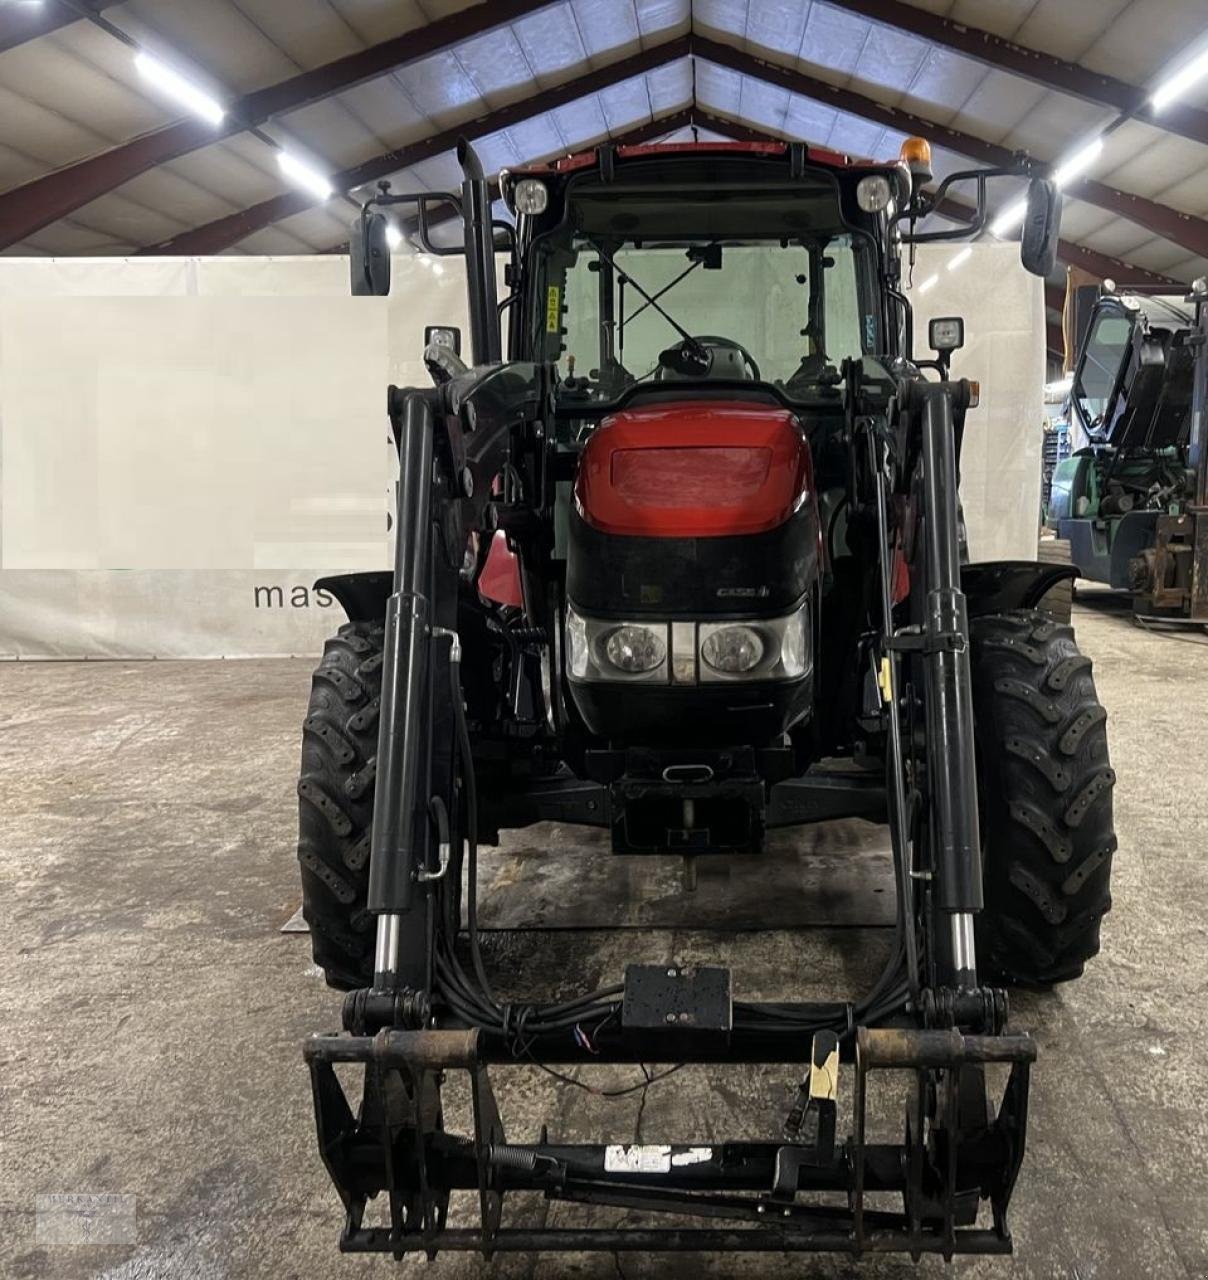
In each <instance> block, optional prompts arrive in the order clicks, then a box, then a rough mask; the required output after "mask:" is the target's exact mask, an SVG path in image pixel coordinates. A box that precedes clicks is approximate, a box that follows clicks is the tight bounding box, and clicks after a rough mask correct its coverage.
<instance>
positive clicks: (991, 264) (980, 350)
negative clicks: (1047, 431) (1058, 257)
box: [903, 242, 1045, 560]
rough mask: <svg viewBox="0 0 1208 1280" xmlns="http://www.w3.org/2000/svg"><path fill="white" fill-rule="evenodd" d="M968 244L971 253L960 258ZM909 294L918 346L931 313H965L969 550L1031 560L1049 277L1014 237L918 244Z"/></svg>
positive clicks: (960, 368) (957, 362)
mask: <svg viewBox="0 0 1208 1280" xmlns="http://www.w3.org/2000/svg"><path fill="white" fill-rule="evenodd" d="M970 247H971V248H972V250H973V252H972V254H970V255H969V256H968V257H967V258H965V257H963V256H962V254H963V251H964V250H965V249H966V248H970ZM952 263H955V264H956V265H955V268H954V269H950V264H952ZM908 269H909V268H908V266H907V264H906V263H905V262H903V270H904V271H907V270H908ZM933 278H934V283H933V284H932V285H931V287H930V288H927V287H926V286H927V282H928V281H929V280H932V279H933ZM908 293H909V296H910V299H911V302H912V303H913V304H914V346H915V354H916V355H919V356H923V355H926V354H929V353H928V352H927V322H928V321H929V320H930V319H931V318H932V317H933V316H963V317H964V320H965V345H964V348H963V349H962V350H960V351H958V352H957V353H956V354H955V356H954V357H953V360H952V376H953V377H954V378H971V379H973V380H974V381H978V382H980V383H981V404H980V406H979V407H978V408H976V409H970V410H969V415H968V417H967V418H966V420H965V438H964V444H963V447H962V449H961V502H962V504H963V506H964V510H965V523H966V525H967V527H968V531H969V556H970V559H972V560H1034V559H1035V558H1036V543H1037V537H1038V534H1039V529H1040V451H1041V444H1042V441H1043V426H1044V381H1045V316H1044V281H1043V280H1041V279H1039V278H1038V277H1037V276H1030V275H1028V273H1027V272H1026V271H1024V269H1023V267H1021V266H1020V264H1019V245H1017V244H976V245H972V246H968V245H962V244H960V243H959V242H958V243H956V244H945V245H920V246H919V250H918V260H917V261H916V262H915V265H914V272H913V287H912V288H910V289H909V290H908Z"/></svg>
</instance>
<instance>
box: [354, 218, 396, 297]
mask: <svg viewBox="0 0 1208 1280" xmlns="http://www.w3.org/2000/svg"><path fill="white" fill-rule="evenodd" d="M387 225H388V224H387V222H386V215H385V214H384V213H369V212H368V211H364V210H363V211H362V213H361V216H360V217H359V218H358V219H357V220H356V221H355V222H354V223H353V224H352V233H351V234H350V235H349V237H348V255H349V269H350V271H351V272H352V292H353V294H354V295H356V296H358V297H360V296H361V295H364V294H372V295H374V296H375V297H379V298H384V297H385V296H386V295H387V294H388V293H389V292H390V242H389V240H388V239H387V238H386V228H387Z"/></svg>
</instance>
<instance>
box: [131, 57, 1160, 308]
mask: <svg viewBox="0 0 1208 1280" xmlns="http://www.w3.org/2000/svg"><path fill="white" fill-rule="evenodd" d="M689 53H694V54H697V55H699V56H701V57H705V58H707V59H708V60H709V61H712V62H716V63H718V64H719V65H726V66H730V67H731V68H732V69H734V70H737V71H739V72H741V73H742V74H747V75H755V76H759V77H760V78H763V79H768V80H769V81H770V82H771V83H778V84H782V85H783V86H784V87H785V88H788V89H789V91H790V92H797V93H805V94H806V95H807V96H811V97H814V96H817V97H818V98H819V100H820V101H823V102H826V101H830V102H832V104H833V105H835V106H836V107H838V108H839V109H840V110H845V111H851V112H853V113H856V114H866V115H868V116H869V118H871V119H873V120H874V122H876V123H882V124H884V125H885V126H886V127H889V128H893V129H896V130H900V131H903V132H930V133H931V137H932V140H933V141H936V142H937V144H938V145H941V146H951V147H952V149H954V150H957V149H958V147H957V146H956V144H955V143H954V142H952V141H945V140H944V139H943V138H942V137H937V136H936V135H937V133H938V134H941V135H949V134H951V133H952V132H953V131H951V130H945V129H943V128H942V127H941V126H933V125H932V123H931V122H930V121H924V120H922V119H921V118H919V117H916V116H913V115H910V114H909V113H903V112H899V111H896V110H895V109H894V108H891V107H885V106H883V105H881V104H879V103H874V102H873V101H872V100H871V99H869V98H865V97H864V96H863V95H861V94H855V93H854V92H853V91H851V90H846V89H838V88H836V87H835V86H833V85H827V84H824V83H823V82H822V81H816V80H813V78H812V77H808V76H805V75H804V74H803V73H800V72H795V71H791V70H789V69H787V68H783V67H778V66H777V65H776V64H774V63H769V62H766V61H765V60H763V59H759V58H756V57H754V55H751V54H748V53H745V52H744V51H742V50H738V49H732V48H731V47H730V46H728V45H721V44H718V43H717V42H716V41H714V40H710V39H708V38H707V37H702V36H699V35H693V36H683V37H679V38H677V39H674V40H670V41H667V42H665V43H663V44H661V45H656V46H655V47H654V48H652V49H648V50H644V51H643V52H642V53H639V54H634V55H632V56H631V57H629V58H625V59H622V60H621V61H620V62H617V63H613V64H611V65H610V66H608V67H604V68H601V69H599V70H597V71H593V72H589V73H588V74H587V75H584V76H580V77H577V78H576V79H574V80H571V81H568V82H567V83H566V84H563V85H559V86H558V87H557V88H556V89H550V90H544V91H542V92H541V93H538V94H536V95H534V96H533V97H532V98H528V99H525V100H523V101H521V102H517V103H514V104H512V105H510V106H508V107H504V108H501V109H499V110H497V111H493V112H489V113H488V114H487V115H485V116H480V117H478V118H477V119H475V120H472V121H467V122H464V123H462V124H459V125H457V126H455V127H453V128H450V129H445V130H441V131H440V132H438V133H436V134H433V135H430V136H429V137H428V138H424V139H421V140H419V141H417V142H414V143H410V144H408V145H407V146H404V147H400V148H398V149H397V150H395V151H391V152H387V153H386V154H385V155H384V156H378V157H375V158H374V159H372V160H368V161H366V162H364V163H363V164H360V165H357V166H355V167H354V168H352V169H347V170H345V171H344V172H343V173H340V174H336V175H334V178H333V181H334V182H335V183H337V184H338V185H341V186H343V187H344V188H345V189H348V188H351V187H355V186H360V185H362V184H364V183H367V182H373V181H376V180H377V179H379V178H383V177H386V176H388V175H390V174H392V173H396V172H398V171H399V170H401V169H405V168H407V167H408V166H410V165H414V164H418V163H419V162H420V161H422V160H427V159H431V158H432V157H433V156H435V155H440V154H442V153H443V152H445V151H449V150H451V149H452V148H453V147H454V146H455V145H456V142H457V139H458V137H460V136H462V135H463V134H464V135H465V136H467V137H470V138H476V137H481V136H483V135H484V134H488V133H492V132H494V131H495V130H497V129H503V128H507V127H508V126H509V125H512V124H516V123H518V122H519V121H521V120H527V119H530V118H532V117H533V116H535V115H538V114H540V113H542V112H544V111H549V110H552V109H553V108H554V107H558V106H562V105H564V104H566V103H568V102H573V101H575V100H576V99H578V98H581V97H584V96H586V95H587V94H589V93H594V92H596V91H598V90H599V89H601V88H603V87H605V86H607V85H611V84H615V83H616V82H617V81H618V80H621V79H624V78H626V77H629V76H634V75H639V74H642V73H644V72H646V71H650V70H653V69H655V68H656V67H659V66H663V65H665V64H666V63H669V62H672V61H674V60H675V59H677V58H680V57H684V56H686V55H688V54H689ZM802 80H805V81H809V82H810V88H803V87H801V85H800V81H802ZM815 90H816V92H815ZM823 95H825V96H823ZM874 109H875V112H876V114H875V115H873V114H871V113H872V112H873V110H874ZM692 119H693V121H694V122H695V123H697V124H699V125H700V126H701V127H703V128H709V129H712V130H713V131H715V132H718V133H725V134H726V135H727V136H729V137H733V138H739V139H743V138H745V139H756V138H765V139H771V140H775V141H784V139H783V138H782V137H779V136H778V135H777V134H776V133H774V132H773V131H771V130H766V129H761V128H756V127H753V126H750V125H748V124H745V123H743V122H740V121H732V120H726V119H725V118H724V117H721V116H716V115H712V114H710V113H709V112H706V111H702V110H701V109H700V108H699V107H693V108H692ZM959 136H960V137H961V138H964V137H965V135H963V134H962V135H959ZM981 145H983V146H985V147H993V145H994V144H990V143H982V144H981ZM994 152H995V156H994V159H991V160H990V161H989V162H990V163H992V164H993V163H1000V162H1001V161H1002V160H1003V159H1007V160H1009V159H1010V158H1011V156H1010V153H1006V152H1005V149H1003V148H997V147H994ZM974 158H975V159H976V158H978V157H976V156H975V157H974ZM313 203H314V202H313V200H312V199H311V198H310V197H308V196H307V195H305V194H304V193H302V192H295V191H290V192H286V193H283V194H282V195H279V196H275V197H273V198H271V199H269V200H265V201H262V202H261V203H260V204H258V205H255V206H253V207H252V208H250V209H246V210H242V211H240V212H239V213H235V214H230V215H228V216H227V217H225V218H221V219H218V220H217V221H215V222H212V223H207V224H206V225H204V226H201V227H197V228H194V229H193V230H191V231H185V232H182V233H181V234H180V235H178V236H175V237H173V238H172V239H171V240H168V241H165V242H163V243H161V244H158V245H154V246H151V247H148V248H146V249H143V250H141V251H140V252H141V253H143V254H210V253H219V252H221V251H222V250H224V249H227V248H229V247H230V246H231V245H233V244H235V243H237V242H238V241H239V240H242V239H243V238H245V237H246V236H249V235H251V234H253V233H254V232H255V231H258V230H260V229H261V228H262V227H266V226H269V225H271V224H272V223H274V222H277V221H280V220H281V219H282V218H287V217H290V216H291V215H292V214H295V213H299V212H301V211H302V210H304V209H306V208H308V207H310V206H311V205H312V204H313ZM941 212H943V213H944V214H946V215H948V216H950V217H954V218H956V219H958V220H965V221H968V220H969V219H970V218H971V217H972V210H971V209H970V207H969V206H967V205H965V204H963V203H962V202H960V201H957V200H949V201H946V202H945V207H944V208H943V209H942V210H941ZM1058 254H1059V257H1060V258H1061V260H1062V261H1063V262H1066V263H1072V264H1074V265H1077V266H1081V267H1083V268H1084V269H1086V270H1087V271H1089V272H1091V273H1092V274H1094V275H1096V276H1098V277H1099V278H1100V279H1105V278H1109V277H1110V278H1112V279H1115V280H1116V281H1117V282H1119V283H1121V284H1124V283H1129V284H1140V283H1150V284H1154V283H1161V284H1165V283H1171V284H1178V282H1177V281H1174V280H1172V279H1171V278H1170V277H1168V276H1162V275H1159V274H1157V273H1155V272H1151V271H1146V270H1144V269H1143V268H1140V267H1135V266H1133V265H1132V264H1130V263H1126V262H1123V261H1121V260H1120V259H1117V258H1112V257H1109V256H1108V255H1106V254H1102V253H1099V252H1098V251H1096V250H1094V249H1090V248H1087V247H1085V246H1083V245H1078V244H1074V243H1073V242H1072V241H1068V240H1063V241H1061V242H1060V246H1059V250H1058Z"/></svg>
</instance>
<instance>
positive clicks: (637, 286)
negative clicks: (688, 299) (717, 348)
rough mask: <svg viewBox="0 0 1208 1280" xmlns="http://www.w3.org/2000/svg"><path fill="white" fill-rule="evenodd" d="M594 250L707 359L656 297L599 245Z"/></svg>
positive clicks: (698, 344) (699, 345) (698, 345)
mask: <svg viewBox="0 0 1208 1280" xmlns="http://www.w3.org/2000/svg"><path fill="white" fill-rule="evenodd" d="M595 250H596V253H598V254H599V255H600V257H601V258H602V259H603V260H604V261H605V262H607V263H608V265H609V266H610V267H611V268H612V270H613V274H614V275H617V276H624V277H625V279H626V280H628V281H629V283H630V284H631V285H633V287H634V288H635V289H636V290H637V291H638V292H639V293H640V294H641V295H642V297H643V298H645V299H646V303H647V305H648V306H651V307H653V308H654V309H655V310H656V311H657V312H658V313H659V315H661V316H662V317H663V319H664V320H666V321H667V323H668V324H669V325H670V326H671V327H672V328H673V329H674V330H675V331H676V333H678V334H679V336H680V337H681V338H683V340H684V341H685V342H686V343H687V344H688V346H690V347H691V348H692V349H693V350H694V351H697V352H699V353H700V356H701V358H702V360H708V359H709V352H708V351H707V349H706V348H705V345H704V343H701V342H697V340H696V339H695V338H694V337H693V336H692V335H691V334H690V333H689V332H688V330H687V329H685V328H684V326H683V325H682V324H680V322H679V321H678V320H676V319H675V318H674V317H673V316H671V315H669V314H668V313H667V312H666V311H664V310H663V308H662V307H660V306H659V304H658V301H657V295H656V297H653V298H652V297H651V296H650V294H648V293H647V292H646V290H645V289H643V288H642V286H641V285H640V284H638V282H637V281H636V280H635V279H634V278H633V276H632V275H631V274H630V272H628V271H622V270H621V268H620V267H618V266H617V264H616V263H615V262H614V261H613V260H612V258H611V257H609V255H608V254H606V253H605V252H604V250H603V249H601V248H600V246H599V245H595ZM692 265H693V266H695V265H696V264H695V263H693V264H692ZM689 270H691V268H689ZM687 274H688V273H687V272H686V271H685V272H684V273H683V275H687ZM683 275H681V276H680V279H681V280H682V279H683ZM676 283H677V281H675V280H673V281H672V282H671V284H676ZM669 288H671V285H668V286H667V289H669ZM667 289H663V290H662V291H661V292H662V293H666V292H667Z"/></svg>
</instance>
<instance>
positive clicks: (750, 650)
mask: <svg viewBox="0 0 1208 1280" xmlns="http://www.w3.org/2000/svg"><path fill="white" fill-rule="evenodd" d="M763 648H764V645H763V639H762V637H761V636H760V634H759V632H758V631H756V630H755V628H754V627H745V626H735V627H722V628H721V629H720V630H718V631H712V632H710V633H709V635H708V636H707V637H706V639H705V641H704V643H703V644H702V645H701V647H700V656H701V657H702V658H704V660H705V663H706V665H708V666H710V667H712V668H713V670H714V671H719V672H721V673H722V675H727V676H741V675H746V673H747V672H748V671H752V670H754V668H755V667H757V666H758V665H759V660H760V659H761V658H762V657H763Z"/></svg>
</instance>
